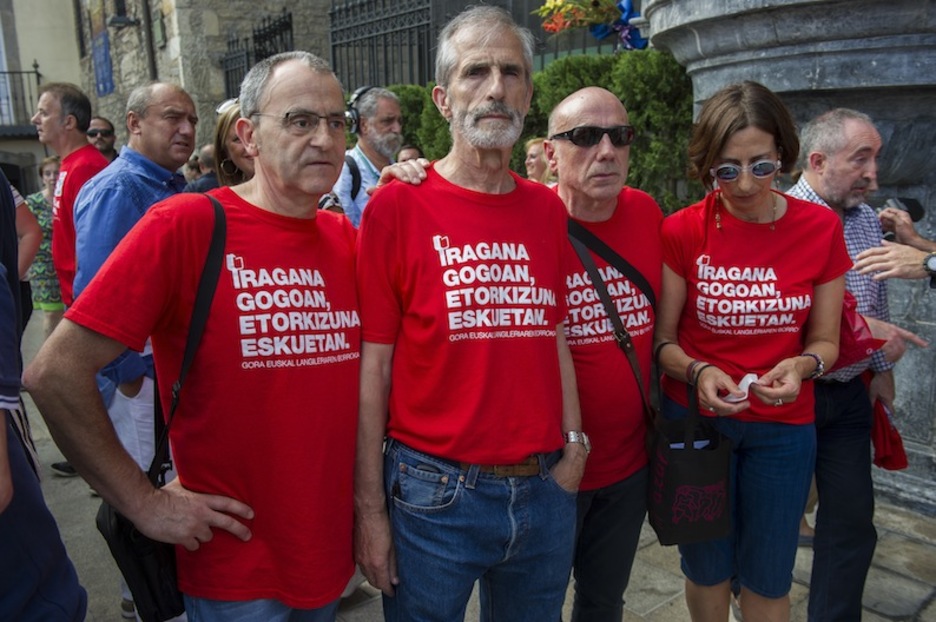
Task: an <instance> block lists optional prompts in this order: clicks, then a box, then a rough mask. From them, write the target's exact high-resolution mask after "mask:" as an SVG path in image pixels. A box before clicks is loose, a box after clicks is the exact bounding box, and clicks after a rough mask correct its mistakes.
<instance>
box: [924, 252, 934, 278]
mask: <svg viewBox="0 0 936 622" xmlns="http://www.w3.org/2000/svg"><path fill="white" fill-rule="evenodd" d="M923 267H924V268H926V271H927V272H930V273H934V272H936V254H933V253H930V254H929V255H927V256H926V259H925V260H924V261H923Z"/></svg>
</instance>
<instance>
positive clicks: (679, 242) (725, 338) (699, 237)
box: [663, 192, 852, 424]
mask: <svg viewBox="0 0 936 622" xmlns="http://www.w3.org/2000/svg"><path fill="white" fill-rule="evenodd" d="M715 196H717V192H713V193H709V195H708V196H707V197H706V198H705V199H703V200H702V201H701V202H699V203H697V204H695V205H692V206H690V207H687V208H685V209H683V210H680V211H678V212H676V213H675V214H673V215H671V216H670V217H668V218H667V219H666V220H664V221H663V261H665V262H666V265H667V266H669V267H670V268H671V269H672V270H673V271H674V272H676V274H678V275H680V276H681V277H683V278H684V279H686V302H685V304H684V306H683V309H682V315H681V317H680V319H679V325H678V331H679V345H680V346H682V348H683V350H685V352H686V354H688V355H689V356H691V357H693V358H696V359H699V360H702V361H706V362H708V363H712V364H714V365H717V366H718V367H719V368H720V369H721V370H723V371H724V372H725V373H727V374H728V375H729V376H731V377H732V379H733V380H734V381H735V382H740V380H741V378H742V377H743V376H744V375H745V374H747V373H749V372H750V373H755V374H757V375H758V376H760V375H763V374H764V373H766V372H768V371H770V370H771V369H772V368H773V367H774V366H775V365H776V364H777V363H779V362H780V361H781V360H783V359H785V358H789V357H792V356H798V355H799V354H801V353H802V352H803V347H804V345H805V340H806V330H805V327H806V321H807V320H808V318H809V313H810V309H811V307H812V296H813V292H814V290H815V288H816V286H817V285H822V284H823V283H827V282H829V281H832V280H833V279H836V278H838V277H840V276H842V275H843V274H845V272H847V271H848V270H849V269H850V268H851V265H852V262H851V259H849V257H848V253H847V252H846V250H845V236H844V233H843V230H842V223H841V221H840V220H839V218H838V216H836V215H835V212H833V211H832V210H830V209H827V208H825V207H821V206H819V205H816V204H814V203H809V202H806V201H801V200H799V199H795V198H793V197H790V196H787V197H786V200H787V211H786V213H785V214H784V215H783V217H781V218H779V219H778V220H777V221H776V222H775V223H774V228H773V229H771V227H770V225H768V224H757V223H750V222H745V221H742V220H739V219H737V218H735V217H734V216H732V215H731V214H730V213H728V210H726V209H725V208H724V206H723V205H721V202H720V201H719V200H717V199H715ZM716 206H717V209H718V211H719V214H720V216H721V229H718V228H717V227H716V226H715V209H716ZM663 390H664V391H665V392H666V394H667V395H668V396H669V397H671V398H672V399H674V400H676V401H677V402H679V403H681V404H684V405H685V404H686V403H687V399H686V385H685V383H683V382H680V381H678V380H676V379H674V378H670V377H669V376H664V378H663ZM813 404H814V399H813V391H812V383H811V382H808V381H804V382H803V387H802V389H801V390H800V393H799V397H798V398H797V399H796V401H795V402H793V403H788V404H784V405H783V406H779V407H778V406H774V405H773V404H764V403H763V402H761V401H760V400H759V399H757V398H756V397H752V399H751V407H750V408H749V409H748V410H746V411H744V412H742V413H739V414H738V415H736V417H737V418H738V419H740V420H742V421H776V422H782V423H791V424H807V423H812V422H813V419H814V413H813ZM702 414H703V415H705V414H710V413H708V412H707V411H704V412H702Z"/></svg>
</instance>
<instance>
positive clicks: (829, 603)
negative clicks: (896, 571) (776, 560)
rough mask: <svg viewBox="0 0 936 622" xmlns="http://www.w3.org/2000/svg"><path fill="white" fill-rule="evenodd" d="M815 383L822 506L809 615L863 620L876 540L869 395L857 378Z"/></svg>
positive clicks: (826, 621) (825, 621)
mask: <svg viewBox="0 0 936 622" xmlns="http://www.w3.org/2000/svg"><path fill="white" fill-rule="evenodd" d="M815 386H816V388H815V394H816V438H817V453H816V489H817V490H818V492H819V510H818V512H817V513H816V538H815V540H814V543H813V567H812V579H811V580H810V584H809V620H811V621H815V622H820V621H821V622H835V621H838V620H860V619H861V594H862V591H863V590H864V584H865V578H866V577H867V575H868V568H869V567H870V566H871V558H872V557H873V556H874V547H875V545H876V544H877V531H876V530H875V529H874V523H873V522H872V520H873V518H874V486H873V484H872V481H871V422H872V417H873V415H872V412H873V411H872V409H871V400H870V398H869V397H868V391H867V389H866V388H865V386H864V383H863V382H862V381H861V380H860V379H858V378H856V379H854V380H852V381H851V382H846V383H841V382H817V383H816V385H815Z"/></svg>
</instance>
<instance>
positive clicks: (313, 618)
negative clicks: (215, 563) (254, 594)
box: [183, 594, 341, 622]
mask: <svg viewBox="0 0 936 622" xmlns="http://www.w3.org/2000/svg"><path fill="white" fill-rule="evenodd" d="M183 596H184V598H185V613H186V614H187V615H188V619H189V622H255V621H258V620H263V622H334V620H335V619H336V617H337V615H338V603H339V602H340V600H341V599H336V600H335V601H334V602H331V603H329V604H327V605H325V606H324V607H319V608H317V609H292V608H290V607H287V606H286V605H284V604H283V603H281V602H280V601H278V600H273V599H272V598H267V599H260V600H240V601H238V600H211V599H208V598H194V597H192V596H189V595H188V594H184V595H183Z"/></svg>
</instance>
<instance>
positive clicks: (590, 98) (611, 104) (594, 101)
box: [549, 86, 627, 136]
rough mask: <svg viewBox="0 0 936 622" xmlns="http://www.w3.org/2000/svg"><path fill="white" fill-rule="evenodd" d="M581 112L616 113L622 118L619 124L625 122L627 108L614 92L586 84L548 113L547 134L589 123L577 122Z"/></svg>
mask: <svg viewBox="0 0 936 622" xmlns="http://www.w3.org/2000/svg"><path fill="white" fill-rule="evenodd" d="M582 112H586V113H601V114H611V115H617V116H618V117H619V118H621V119H623V121H620V122H619V123H618V124H619V125H623V124H626V123H627V110H626V109H625V108H624V104H622V103H621V100H619V99H618V98H617V96H616V95H615V94H614V93H612V92H611V91H609V90H607V89H603V88H601V87H599V86H586V87H585V88H583V89H579V90H577V91H575V92H574V93H572V94H571V95H569V96H568V97H566V98H565V99H563V100H562V101H561V102H559V103H558V104H556V107H555V108H553V110H552V112H551V113H550V114H549V135H550V136H552V135H553V134H557V133H559V132H564V131H566V130H570V129H572V128H573V127H576V126H578V125H590V123H589V124H585V123H579V121H580V120H581V119H580V115H581V113H582Z"/></svg>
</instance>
